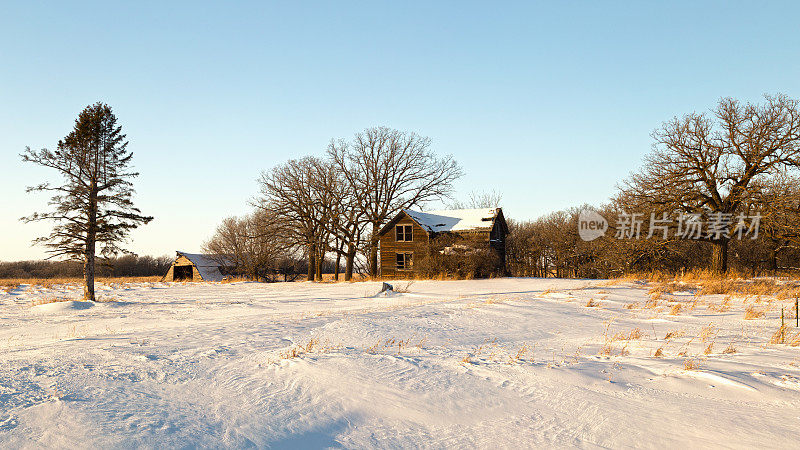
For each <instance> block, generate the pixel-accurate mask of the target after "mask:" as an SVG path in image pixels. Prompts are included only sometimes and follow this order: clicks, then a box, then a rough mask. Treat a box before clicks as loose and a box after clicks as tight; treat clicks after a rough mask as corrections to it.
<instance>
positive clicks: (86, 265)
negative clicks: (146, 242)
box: [21, 103, 153, 301]
mask: <svg viewBox="0 0 800 450" xmlns="http://www.w3.org/2000/svg"><path fill="white" fill-rule="evenodd" d="M127 147H128V141H126V140H125V135H124V134H122V127H121V126H118V125H117V118H116V116H115V115H114V113H113V112H112V111H111V108H110V107H109V106H108V105H105V104H102V103H96V104H94V105H90V106H87V107H86V108H85V109H84V110H83V111H82V112H81V113H80V115H79V116H78V119H77V120H76V121H75V127H74V128H73V130H72V131H71V132H70V133H69V134H68V135H67V136H66V137H65V138H64V139H63V140H61V141H59V142H58V147H57V149H56V150H55V151H50V150H48V149H42V150H39V151H38V152H35V151H33V150H31V149H30V148H27V149H26V151H25V153H23V154H22V155H21V156H22V160H23V161H25V162H31V163H34V164H37V165H40V166H43V167H48V168H51V169H54V170H56V171H57V172H58V173H59V174H60V175H61V176H62V177H63V179H64V184H61V185H53V184H50V183H43V184H40V185H38V186H33V187H29V188H28V191H29V192H30V191H46V192H53V193H54V195H53V197H51V199H50V205H51V206H53V208H54V209H53V211H50V212H45V213H34V214H33V215H31V216H28V217H23V218H22V220H24V221H25V222H32V221H39V220H52V221H54V222H56V225H55V226H54V227H53V231H52V233H51V234H50V235H48V236H44V237H41V238H38V239H36V241H34V242H36V243H41V244H43V245H45V246H46V247H48V248H49V250H47V251H48V253H50V255H51V256H50V257H51V258H52V257H59V256H65V257H67V258H70V259H75V260H81V261H83V275H84V298H85V299H86V300H91V301H94V300H95V293H94V278H95V258H96V251H97V246H98V245H99V246H100V255H101V256H103V257H111V256H115V255H118V254H119V253H126V251H125V250H124V249H122V248H121V247H120V246H119V244H120V243H121V242H123V241H124V240H125V238H126V237H127V236H128V233H129V232H130V231H131V230H133V229H134V228H137V227H138V226H139V225H142V224H146V223H148V222H150V221H151V220H153V218H152V217H148V216H143V215H141V211H140V210H139V209H138V208H136V207H135V206H134V205H133V202H132V200H131V197H132V194H133V192H134V190H133V187H132V186H133V185H132V183H131V179H133V178H135V177H136V176H138V173H136V172H132V171H130V167H129V166H130V163H131V158H132V157H133V154H132V153H131V152H130V151H129V150H128V149H127Z"/></svg>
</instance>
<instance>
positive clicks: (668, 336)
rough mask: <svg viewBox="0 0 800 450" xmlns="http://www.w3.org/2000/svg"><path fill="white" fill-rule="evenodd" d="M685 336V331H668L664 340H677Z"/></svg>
mask: <svg viewBox="0 0 800 450" xmlns="http://www.w3.org/2000/svg"><path fill="white" fill-rule="evenodd" d="M684 334H685V333H684V331H683V330H673V331H668V332H667V334H666V336H664V340H665V341H668V340H670V339H676V338H679V337H681V336H683V335H684Z"/></svg>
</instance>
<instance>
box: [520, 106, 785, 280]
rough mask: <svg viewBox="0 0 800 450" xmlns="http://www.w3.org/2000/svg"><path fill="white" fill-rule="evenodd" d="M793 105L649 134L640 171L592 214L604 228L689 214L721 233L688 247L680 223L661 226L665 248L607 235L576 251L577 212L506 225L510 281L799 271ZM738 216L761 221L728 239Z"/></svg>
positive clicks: (732, 112)
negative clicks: (632, 218)
mask: <svg viewBox="0 0 800 450" xmlns="http://www.w3.org/2000/svg"><path fill="white" fill-rule="evenodd" d="M798 105H800V103H799V102H798V100H795V99H791V98H788V97H787V96H785V95H777V96H766V97H765V102H763V103H761V104H752V103H742V102H740V101H737V100H735V99H730V98H726V99H722V100H721V101H720V102H719V104H718V105H717V107H716V108H715V109H714V110H712V111H711V113H710V114H698V113H692V114H688V115H685V116H683V117H681V118H674V119H672V120H670V121H668V122H665V123H664V124H663V125H662V126H661V127H660V128H658V129H657V130H656V131H655V132H654V133H653V138H654V145H653V151H652V152H651V153H650V154H649V155H648V156H647V157H646V158H645V164H644V167H643V168H642V170H641V171H640V172H638V173H634V174H633V175H631V176H630V178H628V179H627V180H625V181H624V182H623V183H622V185H621V186H620V188H619V193H618V195H616V196H615V197H614V198H613V199H611V202H610V203H609V205H607V206H604V207H602V208H599V210H598V212H600V213H601V214H602V215H603V216H604V217H605V218H606V219H608V220H609V222H612V223H613V222H614V219H616V218H618V217H622V216H623V215H626V214H627V215H629V214H632V213H636V214H639V216H640V217H643V218H650V217H655V218H657V217H665V216H664V214H666V215H667V216H669V217H672V218H674V217H675V216H676V215H686V216H688V215H691V216H693V217H695V218H697V219H698V221H699V222H700V223H709V222H710V221H712V220H713V219H714V218H717V219H720V218H722V219H724V222H725V223H723V224H722V225H724V229H725V230H726V231H725V232H709V231H703V232H701V233H698V234H695V235H693V236H691V238H690V239H687V238H686V236H685V235H683V236H682V235H681V234H680V232H679V231H680V230H679V227H680V226H681V223H680V222H679V221H669V222H668V223H667V224H666V225H663V226H664V229H663V230H660V231H665V232H666V235H667V238H666V239H665V238H663V234H661V236H662V238H658V237H656V238H652V239H630V237H631V236H622V235H620V230H619V229H618V228H615V227H614V226H612V228H611V229H610V230H608V232H607V234H606V235H605V236H604V237H601V238H599V239H597V240H593V241H590V242H585V241H583V240H582V239H580V237H579V235H578V215H579V212H580V210H582V209H586V207H584V208H574V209H570V210H566V211H559V212H556V213H553V214H550V215H548V216H546V217H543V218H541V219H539V220H536V221H531V222H524V223H514V224H512V234H511V236H510V242H509V249H508V260H509V264H510V269H511V271H512V273H514V274H518V275H531V276H551V275H552V276H570V277H608V276H613V275H619V274H621V273H625V272H630V271H651V270H666V271H679V270H683V269H688V268H703V269H711V270H713V271H716V272H725V271H727V270H728V269H729V267H732V268H734V269H736V270H738V271H741V272H745V273H751V274H757V273H764V272H772V273H775V272H780V271H789V270H798V268H800V233H799V231H800V176H799V174H798V170H797V169H798V167H800V111H798ZM651 215H652V216H651ZM745 215H746V216H747V217H753V216H756V215H757V216H758V217H759V218H760V224H759V225H760V226H759V227H758V234H757V236H756V235H755V233H752V234H751V235H749V236H747V238H746V239H738V237H741V236H737V239H734V236H735V233H734V230H735V229H736V227H737V226H738V225H740V224H739V223H737V222H736V218H737V217H743V216H745ZM684 225H685V224H684ZM628 231H631V230H628ZM717 231H719V230H717ZM748 231H753V230H748ZM645 232H646V230H645ZM618 237H623V239H618ZM626 237H627V238H626ZM753 237H755V239H753Z"/></svg>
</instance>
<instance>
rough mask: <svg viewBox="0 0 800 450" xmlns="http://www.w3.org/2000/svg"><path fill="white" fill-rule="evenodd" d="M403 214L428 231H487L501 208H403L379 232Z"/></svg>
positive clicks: (492, 225)
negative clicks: (421, 209)
mask: <svg viewBox="0 0 800 450" xmlns="http://www.w3.org/2000/svg"><path fill="white" fill-rule="evenodd" d="M403 215H407V216H408V217H410V218H411V219H412V220H413V221H415V222H416V223H418V224H419V226H421V227H422V228H423V229H424V230H425V231H427V232H429V233H442V232H449V231H452V232H465V231H489V230H491V229H492V227H494V224H495V220H496V219H497V218H498V217H502V215H503V210H502V209H501V208H476V209H446V210H438V211H427V212H422V211H414V210H410V209H404V210H402V211H401V212H400V213H399V214H398V215H397V216H396V217H395V218H394V219H392V220H391V221H389V223H388V224H386V226H384V228H383V229H382V230H381V234H383V233H384V232H385V231H386V230H387V229H388V227H391V226H392V225H394V223H396V222H397V220H399V219H400V218H401V217H402V216H403Z"/></svg>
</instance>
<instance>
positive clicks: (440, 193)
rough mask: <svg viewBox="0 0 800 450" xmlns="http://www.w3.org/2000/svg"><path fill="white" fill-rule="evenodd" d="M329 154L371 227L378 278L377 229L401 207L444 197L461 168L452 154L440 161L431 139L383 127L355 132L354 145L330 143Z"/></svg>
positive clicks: (371, 259)
mask: <svg viewBox="0 0 800 450" xmlns="http://www.w3.org/2000/svg"><path fill="white" fill-rule="evenodd" d="M328 154H329V156H330V157H331V159H332V160H333V161H334V162H335V163H336V165H338V166H339V168H340V169H341V170H342V173H343V174H344V177H345V179H346V180H347V182H348V183H349V184H350V185H351V187H352V189H353V191H354V192H358V193H360V194H362V195H363V198H361V199H360V201H361V204H360V205H359V207H360V209H361V212H362V213H363V215H364V218H365V220H366V221H367V222H368V223H369V224H370V226H371V230H370V233H371V235H370V237H369V242H368V244H367V245H368V250H369V258H368V259H369V268H370V275H372V276H373V277H374V276H377V275H378V241H379V239H378V231H379V229H380V227H381V225H382V224H383V223H385V222H386V221H387V220H388V219H389V218H390V217H391V216H392V215H394V214H396V213H397V212H399V211H400V210H401V209H403V208H410V207H412V206H416V205H421V204H424V203H425V202H428V201H431V200H435V199H440V198H443V197H448V196H449V195H450V194H451V192H452V189H453V181H455V180H456V179H458V178H459V177H460V176H461V169H460V167H459V166H458V164H457V163H456V161H455V160H454V159H453V158H452V157H451V156H444V157H438V156H436V155H435V154H434V153H433V152H432V151H431V150H430V139H429V138H427V137H422V136H419V135H417V134H414V133H407V132H402V131H398V130H393V129H390V128H386V127H377V128H368V129H366V130H364V131H363V132H360V133H357V134H356V135H355V138H354V139H353V141H352V143H350V144H349V145H343V144H342V143H341V142H332V143H331V145H330V147H329V149H328Z"/></svg>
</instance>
